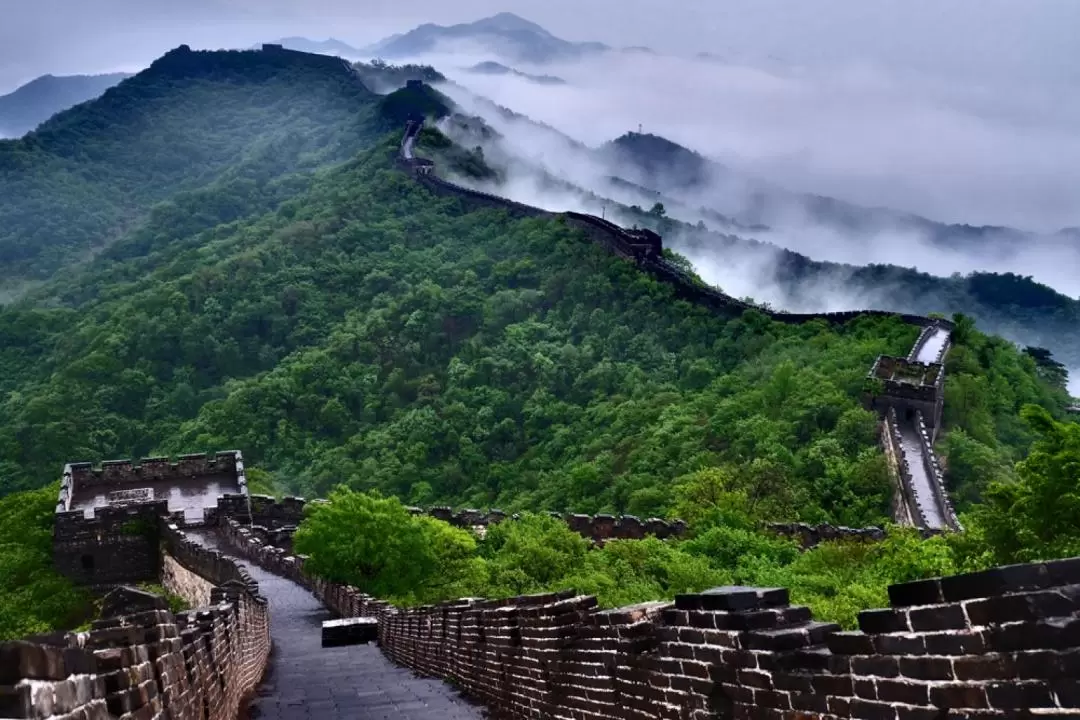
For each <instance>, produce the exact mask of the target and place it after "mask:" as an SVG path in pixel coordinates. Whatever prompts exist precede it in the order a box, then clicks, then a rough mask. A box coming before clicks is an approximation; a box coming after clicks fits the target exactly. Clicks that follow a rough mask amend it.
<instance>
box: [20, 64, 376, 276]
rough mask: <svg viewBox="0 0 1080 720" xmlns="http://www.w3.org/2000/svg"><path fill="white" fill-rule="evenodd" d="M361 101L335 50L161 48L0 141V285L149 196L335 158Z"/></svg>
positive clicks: (142, 210) (87, 246) (370, 99)
mask: <svg viewBox="0 0 1080 720" xmlns="http://www.w3.org/2000/svg"><path fill="white" fill-rule="evenodd" d="M375 99H376V96H374V95H373V94H372V93H371V92H370V91H369V90H368V89H367V88H366V87H365V86H364V84H363V83H362V82H361V81H360V79H359V77H358V76H357V75H356V73H354V72H353V71H352V70H351V69H350V68H349V66H348V65H347V64H346V63H344V62H343V61H341V60H339V59H337V58H330V57H327V56H320V55H307V54H303V53H292V52H287V51H282V52H276V53H275V52H262V51H214V52H193V51H191V50H190V49H188V48H187V47H181V48H179V49H177V50H173V51H171V52H169V53H168V54H166V55H165V56H163V57H162V58H160V59H158V60H157V61H155V62H154V63H153V64H152V65H151V66H150V67H149V68H147V69H146V70H145V71H143V72H141V73H139V74H138V75H136V76H135V77H132V78H129V79H128V80H125V81H124V82H122V83H120V84H119V85H117V86H116V87H113V88H111V89H109V90H108V91H107V92H106V93H105V94H104V95H103V96H102V97H100V98H98V99H97V100H94V101H91V102H89V103H85V104H83V105H80V106H78V107H75V108H72V109H71V110H68V111H65V112H63V113H60V114H59V115H57V116H55V117H54V118H52V119H51V120H49V121H48V122H46V123H44V124H43V125H41V127H39V128H38V129H37V130H36V131H35V132H33V133H31V134H29V135H27V136H26V137H25V138H22V139H19V140H10V141H0V278H2V281H0V282H6V283H8V284H10V283H12V282H14V281H18V280H20V279H36V280H41V279H45V278H47V277H49V275H50V274H51V273H53V272H55V271H56V270H57V269H58V268H60V267H63V266H65V265H68V264H70V263H72V262H78V261H81V260H83V259H85V258H86V257H88V256H90V255H92V254H93V253H95V252H97V251H99V250H100V249H101V248H103V247H106V246H108V245H109V244H110V243H111V242H113V241H114V240H115V239H116V238H117V237H118V236H120V235H121V234H122V233H123V231H124V230H125V229H127V228H130V227H132V226H133V225H134V224H136V223H137V222H138V221H139V219H140V218H142V217H144V216H145V214H146V213H147V212H148V211H149V209H150V208H151V207H152V206H153V204H154V203H157V202H160V201H162V200H165V199H167V198H169V197H171V196H172V195H174V194H175V193H177V192H181V191H185V190H197V189H199V188H203V187H206V186H207V185H208V184H209V183H211V182H213V181H214V180H215V179H217V178H219V177H222V176H223V175H225V174H227V173H230V172H232V173H234V174H240V175H243V174H245V173H247V174H248V175H249V177H252V178H253V179H256V180H257V181H262V180H265V179H266V178H268V177H274V176H277V175H280V174H282V173H285V172H290V171H293V170H299V169H312V168H315V167H318V166H320V165H323V164H325V163H327V162H334V161H340V160H343V159H344V158H346V157H348V156H349V155H351V154H352V153H353V152H355V151H356V150H357V149H358V148H359V147H361V146H362V143H363V140H364V138H365V134H367V133H369V128H370V123H369V122H367V120H366V115H365V113H366V112H368V111H370V109H371V108H372V107H373V105H374V101H375ZM245 167H247V168H248V169H246V170H245Z"/></svg>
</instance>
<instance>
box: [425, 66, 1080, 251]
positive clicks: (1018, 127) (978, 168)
mask: <svg viewBox="0 0 1080 720" xmlns="http://www.w3.org/2000/svg"><path fill="white" fill-rule="evenodd" d="M439 59H443V60H444V61H445V62H442V63H437V65H438V66H439V67H442V66H444V65H448V64H452V63H453V59H454V58H453V57H452V56H446V57H443V58H439ZM517 69H519V70H524V71H526V72H528V71H532V70H534V69H532V68H528V67H524V68H521V67H519V68H517ZM544 70H545V71H547V72H551V73H553V74H555V75H558V76H560V77H562V78H564V79H566V80H567V81H568V82H569V84H568V85H565V86H554V87H544V86H540V85H537V84H535V83H530V82H528V81H525V80H522V79H519V78H514V77H506V76H458V77H455V78H454V79H456V80H459V81H461V82H463V83H465V84H466V85H467V86H468V87H470V88H471V89H474V90H475V91H476V92H478V93H480V94H482V95H485V96H487V97H490V98H492V99H493V100H494V101H496V102H498V103H500V104H502V105H505V106H507V107H510V108H513V109H514V110H517V111H518V112H521V113H523V114H525V115H528V116H530V117H532V118H534V119H536V120H539V121H542V122H545V123H548V124H551V125H552V126H554V127H556V128H558V129H559V130H561V131H563V132H565V133H567V134H568V135H570V136H572V137H574V138H577V139H579V140H582V141H584V142H586V143H588V144H592V145H596V144H599V143H602V142H604V141H606V140H610V139H612V138H614V137H617V136H618V135H621V134H623V133H624V132H626V131H628V130H631V129H633V130H636V129H637V128H638V127H639V125H640V126H641V127H642V129H643V130H644V131H645V132H651V133H655V134H658V135H662V136H664V137H666V138H669V139H671V140H673V141H675V142H678V143H680V144H682V145H685V146H687V147H690V148H693V149H695V150H697V151H699V152H701V153H703V154H705V155H707V156H709V157H712V158H715V159H716V160H718V161H720V162H722V163H723V164H724V165H726V166H728V167H730V168H732V169H734V170H736V171H739V172H741V173H747V174H751V175H754V176H757V177H760V178H763V179H765V180H767V181H771V182H774V183H776V184H778V185H781V186H783V187H785V188H788V189H791V190H796V191H802V192H812V193H817V194H820V195H831V196H835V197H838V198H841V199H844V200H849V201H851V202H855V203H859V204H862V205H869V206H887V207H891V208H895V209H899V210H906V211H910V212H914V213H918V214H921V215H924V216H926V217H929V218H932V219H935V220H940V221H944V222H950V223H970V224H977V225H1008V226H1013V227H1019V228H1024V229H1031V230H1041V231H1055V230H1058V229H1060V228H1062V227H1067V226H1077V225H1080V202H1078V199H1077V195H1076V192H1075V188H1076V187H1078V186H1080V133H1078V132H1077V131H1076V128H1077V127H1080V96H1077V95H1076V93H1075V92H1072V91H1071V90H1070V89H1068V88H1067V87H1065V86H1060V85H1054V84H1047V85H1045V86H1031V85H1010V84H1009V83H1008V82H1007V81H1000V82H998V83H985V84H982V85H971V84H960V83H953V82H950V81H949V80H947V79H945V78H943V77H933V76H926V75H920V74H917V73H916V72H914V71H901V70H888V69H885V68H883V67H881V66H873V65H869V64H859V65H843V66H835V67H827V66H818V67H814V68H797V67H796V68H787V67H772V68H768V69H766V68H761V67H753V66H749V65H738V64H728V63H722V62H710V61H696V60H694V59H690V58H680V57H671V56H657V55H636V54H617V55H604V56H598V57H595V58H590V59H587V60H584V61H582V62H579V63H575V64H573V65H561V66H560V65H556V66H545V67H544Z"/></svg>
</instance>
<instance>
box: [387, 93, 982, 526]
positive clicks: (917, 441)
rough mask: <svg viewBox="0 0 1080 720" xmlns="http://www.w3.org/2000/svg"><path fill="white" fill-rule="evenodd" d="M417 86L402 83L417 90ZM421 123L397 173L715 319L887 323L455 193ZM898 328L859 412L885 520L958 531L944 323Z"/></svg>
mask: <svg viewBox="0 0 1080 720" xmlns="http://www.w3.org/2000/svg"><path fill="white" fill-rule="evenodd" d="M421 85H422V83H419V82H418V81H410V84H409V86H408V87H409V88H410V89H412V90H414V91H415V90H418V89H419V88H420V86H421ZM423 125H424V121H423V119H422V118H415V119H412V120H409V121H408V122H407V123H406V126H405V132H404V135H403V136H402V140H401V146H400V151H399V155H398V160H399V162H400V164H401V166H402V168H403V169H404V170H405V171H406V172H408V173H409V174H410V175H411V176H412V177H413V178H415V179H416V180H417V182H419V183H421V184H423V185H424V186H425V187H427V188H428V189H429V190H431V191H432V192H433V193H435V194H438V195H442V196H452V197H456V198H459V199H460V200H462V201H463V202H464V203H466V205H467V207H468V208H469V209H488V208H490V209H498V210H504V211H506V212H507V213H509V214H510V215H512V216H514V217H542V218H550V219H561V220H562V221H563V222H565V223H566V224H567V225H569V226H571V227H575V228H577V229H579V230H581V231H582V232H584V234H585V236H586V237H587V238H588V239H589V240H590V241H592V242H596V243H598V244H599V245H601V246H602V247H604V248H607V249H608V250H610V251H611V252H612V253H614V254H616V255H618V256H619V257H622V258H626V259H627V260H630V261H632V262H634V263H636V264H637V266H638V267H639V268H640V269H641V270H642V271H644V272H646V273H648V274H649V275H651V276H653V277H654V278H656V279H657V280H659V281H661V282H664V283H666V284H668V285H669V286H671V287H672V288H673V289H674V291H675V293H676V295H677V296H678V297H680V298H682V299H685V300H688V301H690V302H693V303H695V304H699V305H703V306H705V307H708V308H710V309H713V310H716V311H717V312H722V313H728V314H730V313H740V312H745V311H747V310H755V311H757V312H760V313H763V314H765V315H767V316H769V317H770V318H772V319H773V320H776V321H778V322H783V323H790V324H797V323H805V322H810V321H813V320H822V321H825V322H828V323H844V322H848V321H849V320H853V319H855V318H857V317H860V316H865V315H875V316H891V315H896V314H894V313H887V312H884V311H878V310H868V311H847V312H833V313H788V312H783V311H776V310H771V309H768V308H762V307H758V306H756V305H751V304H749V303H747V302H744V301H742V300H738V299H736V298H733V297H730V296H728V295H725V294H724V293H722V292H720V291H719V290H717V289H715V288H712V287H709V286H707V285H703V284H702V283H701V282H699V281H697V280H696V279H694V278H693V277H691V276H690V275H688V274H687V273H686V272H685V271H684V270H682V269H681V268H680V267H678V266H677V265H675V264H673V263H671V262H669V261H668V260H667V259H666V258H665V257H664V255H663V240H662V238H661V237H660V236H659V235H658V234H657V233H655V232H653V231H651V230H647V229H636V228H635V229H630V230H627V229H625V228H622V227H620V226H618V225H616V224H615V223H613V222H611V221H609V220H606V219H604V218H598V217H596V216H594V215H586V214H584V213H578V212H563V213H556V212H552V211H550V210H543V209H541V208H537V207H532V206H529V205H524V204H522V203H519V202H515V201H513V200H508V199H506V198H502V197H499V196H498V195H492V194H490V193H484V192H480V191H478V190H473V189H471V188H467V187H463V186H461V185H457V184H455V183H452V182H450V181H448V180H446V179H444V178H441V177H439V176H438V174H436V172H435V169H436V168H435V163H434V162H433V161H432V160H430V159H428V158H421V157H417V156H416V154H415V152H414V148H415V144H416V139H417V136H418V135H419V132H420V130H421V129H422V128H423ZM899 317H900V318H901V319H903V320H904V322H907V323H910V324H912V325H917V326H919V327H921V328H922V330H921V332H920V334H919V337H918V339H917V340H916V341H915V344H914V346H913V347H912V349H911V352H910V353H909V354H908V356H907V357H904V358H894V357H888V356H882V357H879V358H878V359H877V361H876V362H875V363H874V366H873V367H872V368H871V370H870V373H869V375H868V378H867V380H868V385H869V386H870V387H871V388H872V389H871V390H870V391H868V392H867V393H865V394H864V398H863V401H864V403H865V405H866V406H867V407H868V408H870V409H874V410H877V411H878V412H879V413H880V414H881V417H882V422H881V438H882V440H881V442H882V447H883V449H884V451H885V454H886V457H887V458H888V460H889V464H890V467H891V469H892V474H893V476H894V480H895V485H896V488H895V491H896V492H895V494H896V500H895V502H894V513H893V516H894V517H893V519H894V520H895V521H896V522H898V523H900V524H904V525H911V526H914V527H917V528H920V529H925V530H930V531H944V530H962V528H961V526H960V522H959V520H958V519H957V517H956V513H955V511H954V510H953V508H952V504H951V502H950V501H949V496H948V491H947V489H946V487H945V482H944V477H943V475H942V472H941V464H940V462H939V460H938V458H937V456H936V454H935V453H934V449H933V445H934V440H935V439H936V437H937V430H938V427H939V425H940V424H941V411H942V406H943V402H944V387H945V385H944V383H945V366H944V360H945V355H946V354H947V353H948V351H949V347H950V333H951V331H952V329H953V325H952V323H951V322H949V321H947V320H942V319H934V318H928V317H923V316H920V315H899Z"/></svg>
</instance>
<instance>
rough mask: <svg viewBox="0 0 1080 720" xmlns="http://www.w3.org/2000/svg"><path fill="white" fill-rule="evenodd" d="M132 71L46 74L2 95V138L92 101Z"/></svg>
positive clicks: (0, 109)
mask: <svg viewBox="0 0 1080 720" xmlns="http://www.w3.org/2000/svg"><path fill="white" fill-rule="evenodd" d="M128 77H131V76H130V75H129V74H128V73H111V74H106V75H53V74H51V73H50V74H48V75H42V76H41V77H38V78H35V79H33V80H31V81H30V82H28V83H26V84H25V85H23V86H21V87H19V88H18V89H16V90H15V91H13V92H12V93H10V94H8V95H4V96H2V97H0V137H2V136H4V135H9V136H14V137H19V136H22V135H25V134H26V133H28V132H30V131H31V130H33V129H34V128H36V127H37V126H38V125H40V124H41V123H43V122H45V121H46V120H48V119H49V118H50V117H52V116H53V115H55V114H56V113H58V112H61V111H63V110H67V109H68V108H70V107H74V106H75V105H78V104H80V103H84V102H86V101H87V100H92V99H94V98H96V97H98V96H99V95H101V94H102V93H104V92H105V91H106V90H108V89H109V88H111V87H112V86H114V85H116V84H117V83H119V82H120V81H121V80H124V79H125V78H128Z"/></svg>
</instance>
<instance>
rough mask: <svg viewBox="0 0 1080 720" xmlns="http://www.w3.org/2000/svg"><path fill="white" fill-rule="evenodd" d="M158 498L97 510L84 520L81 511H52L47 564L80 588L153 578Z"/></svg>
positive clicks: (157, 564)
mask: <svg viewBox="0 0 1080 720" xmlns="http://www.w3.org/2000/svg"><path fill="white" fill-rule="evenodd" d="M166 514H168V507H167V503H166V501H164V500H160V501H157V502H150V503H141V504H137V505H124V506H118V507H99V508H95V509H94V516H93V517H92V518H87V517H85V516H84V515H83V512H82V511H81V510H71V511H66V512H58V513H57V514H56V516H55V518H54V522H53V564H54V565H55V566H56V569H57V570H58V571H59V572H60V573H62V574H63V575H65V576H67V577H68V578H71V580H73V581H74V582H77V583H80V584H85V585H109V584H115V583H135V582H141V581H144V580H156V579H157V577H158V575H159V573H160V569H161V557H160V553H159V552H158V543H159V540H160V529H159V521H158V518H159V517H160V516H162V515H166Z"/></svg>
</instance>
